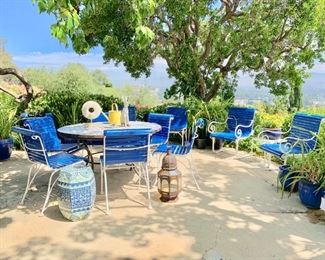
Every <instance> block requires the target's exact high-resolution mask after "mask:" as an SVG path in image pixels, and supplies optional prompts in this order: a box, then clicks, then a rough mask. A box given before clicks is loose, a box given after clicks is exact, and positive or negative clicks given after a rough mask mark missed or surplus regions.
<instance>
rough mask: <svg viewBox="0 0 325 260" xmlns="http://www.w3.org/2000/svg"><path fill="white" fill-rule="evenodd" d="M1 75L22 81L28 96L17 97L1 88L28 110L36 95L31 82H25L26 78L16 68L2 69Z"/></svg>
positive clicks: (0, 69)
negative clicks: (11, 76)
mask: <svg viewBox="0 0 325 260" xmlns="http://www.w3.org/2000/svg"><path fill="white" fill-rule="evenodd" d="M0 75H13V76H15V77H16V78H18V79H19V80H20V82H21V83H22V84H23V85H24V87H25V90H26V94H23V95H20V96H16V95H15V94H13V93H10V92H9V91H7V90H5V89H3V88H1V87H0V90H2V91H3V92H5V93H7V94H8V95H10V96H12V97H14V98H15V99H16V101H17V102H19V103H22V104H23V107H24V108H27V106H28V103H29V102H30V101H31V99H32V98H33V94H34V92H33V87H32V85H31V84H30V83H29V82H27V81H26V80H25V78H24V77H23V76H22V75H21V74H20V73H18V71H17V70H16V69H15V68H0Z"/></svg>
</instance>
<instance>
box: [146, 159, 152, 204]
mask: <svg viewBox="0 0 325 260" xmlns="http://www.w3.org/2000/svg"><path fill="white" fill-rule="evenodd" d="M144 168H145V178H146V183H147V194H148V208H149V209H152V206H151V197H150V181H149V170H148V165H147V164H146V165H145V167H144Z"/></svg>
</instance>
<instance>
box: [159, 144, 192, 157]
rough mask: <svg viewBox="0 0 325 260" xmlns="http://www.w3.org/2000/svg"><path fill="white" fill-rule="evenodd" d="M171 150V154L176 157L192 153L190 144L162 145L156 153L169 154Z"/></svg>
mask: <svg viewBox="0 0 325 260" xmlns="http://www.w3.org/2000/svg"><path fill="white" fill-rule="evenodd" d="M168 149H171V152H172V153H173V154H176V155H185V154H188V153H189V152H190V150H191V149H190V144H188V145H178V144H162V145H159V146H158V147H157V148H156V150H155V151H154V153H167V150H168Z"/></svg>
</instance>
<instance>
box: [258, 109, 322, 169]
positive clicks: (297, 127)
mask: <svg viewBox="0 0 325 260" xmlns="http://www.w3.org/2000/svg"><path fill="white" fill-rule="evenodd" d="M323 120H324V117H323V116H319V115H311V114H306V113H296V114H295V116H294V117H293V120H292V123H291V127H290V129H289V130H288V131H287V132H282V133H281V134H283V135H287V137H285V138H283V139H282V140H280V141H279V142H276V143H274V142H272V143H270V142H266V143H264V144H262V145H260V149H261V150H262V151H263V152H264V153H265V154H269V162H270V160H271V156H272V155H274V156H276V157H278V158H280V159H282V160H284V164H286V161H287V157H288V156H290V155H301V154H306V153H309V152H311V151H313V150H314V149H315V148H316V145H317V135H318V134H319V131H320V127H321V123H322V121H323ZM267 132H270V130H267ZM271 132H272V131H271ZM263 133H264V132H261V133H260V134H259V137H262V138H266V139H267V136H266V135H263Z"/></svg>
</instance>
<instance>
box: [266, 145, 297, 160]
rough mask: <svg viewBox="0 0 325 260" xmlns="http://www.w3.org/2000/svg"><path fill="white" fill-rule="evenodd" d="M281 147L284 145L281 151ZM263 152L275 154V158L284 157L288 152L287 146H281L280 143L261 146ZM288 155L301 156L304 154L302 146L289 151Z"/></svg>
mask: <svg viewBox="0 0 325 260" xmlns="http://www.w3.org/2000/svg"><path fill="white" fill-rule="evenodd" d="M281 145H282V147H283V148H282V150H281ZM260 148H261V150H263V151H265V152H267V153H270V154H273V155H275V156H278V157H282V156H283V155H284V154H285V153H284V151H286V148H285V145H284V144H279V143H275V144H262V145H260ZM287 151H288V153H287V154H301V153H302V149H301V146H300V145H296V146H294V147H293V148H292V149H291V150H290V151H289V150H288V149H287Z"/></svg>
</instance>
